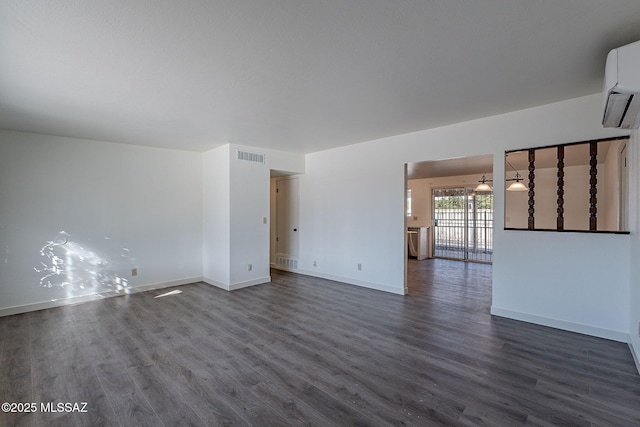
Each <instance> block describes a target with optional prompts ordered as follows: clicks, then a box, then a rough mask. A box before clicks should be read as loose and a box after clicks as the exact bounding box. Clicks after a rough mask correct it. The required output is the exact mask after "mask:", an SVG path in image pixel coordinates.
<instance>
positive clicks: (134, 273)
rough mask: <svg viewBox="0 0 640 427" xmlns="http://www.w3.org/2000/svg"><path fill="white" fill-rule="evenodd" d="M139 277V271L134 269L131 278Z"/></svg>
mask: <svg viewBox="0 0 640 427" xmlns="http://www.w3.org/2000/svg"><path fill="white" fill-rule="evenodd" d="M137 275H138V269H137V268H132V269H131V277H134V276H137Z"/></svg>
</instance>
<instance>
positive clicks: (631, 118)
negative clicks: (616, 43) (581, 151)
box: [602, 41, 640, 129]
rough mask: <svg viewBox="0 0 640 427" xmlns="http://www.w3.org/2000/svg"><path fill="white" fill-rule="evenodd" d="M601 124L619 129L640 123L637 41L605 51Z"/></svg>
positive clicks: (638, 51) (639, 76)
mask: <svg viewBox="0 0 640 427" xmlns="http://www.w3.org/2000/svg"><path fill="white" fill-rule="evenodd" d="M602 125H603V126H604V127H608V128H622V129H637V128H638V127H639V126H640V41H637V42H635V43H631V44H628V45H625V46H622V47H619V48H617V49H613V50H612V51H611V52H609V55H607V65H606V68H605V76H604V116H603V117H602Z"/></svg>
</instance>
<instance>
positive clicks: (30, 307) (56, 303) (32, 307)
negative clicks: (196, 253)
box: [0, 277, 202, 317]
mask: <svg viewBox="0 0 640 427" xmlns="http://www.w3.org/2000/svg"><path fill="white" fill-rule="evenodd" d="M201 281H202V277H191V278H188V279H180V280H171V281H168V282H159V283H150V284H146V285H139V286H133V287H131V288H129V290H130V291H129V294H135V293H138V292H146V291H152V290H154V289H164V288H170V287H172V286H181V285H187V284H190V283H196V282H201ZM123 295H126V294H124V293H121V292H120V293H118V292H116V291H107V292H102V293H99V294H90V295H80V296H77V297H71V298H64V299H58V300H52V301H43V302H37V303H33V304H24V305H17V306H14V307H7V308H0V317H4V316H11V315H13V314H21V313H28V312H30V311H38V310H46V309H48V308H55V307H62V306H65V305H76V304H82V303H85V302H90V301H97V300H101V299H105V298H112V297H118V296H123Z"/></svg>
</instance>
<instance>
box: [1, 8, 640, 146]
mask: <svg viewBox="0 0 640 427" xmlns="http://www.w3.org/2000/svg"><path fill="white" fill-rule="evenodd" d="M638 39H640V1H638V0H606V1H603V0H563V1H557V0H483V1H471V0H467V1H433V0H431V1H428V0H351V1H346V0H317V1H316V0H314V1H299V0H226V1H223V0H218V1H212V0H200V1H195V0H191V1H178V0H175V1H169V0H164V1H159V0H158V1H153V0H135V1H132V0H101V1H99V0H95V1H83V0H75V1H72V0H41V1H35V0H2V1H1V2H0V128H3V129H10V130H21V131H29V132H37V133H45V134H53V135H62V136H72V137H80V138H89V139H99V140H106V141H115V142H122V143H131V144H140V145H151V146H158V147H167V148H178V149H185V150H196V151H204V150H207V149H210V148H214V147H216V146H219V145H222V144H225V143H228V142H231V143H237V144H245V145H252V146H256V147H265V148H272V149H278V150H286V151H292V152H300V153H309V152H314V151H319V150H324V149H328V148H332V147H336V146H341V145H346V144H352V143H357V142H361V141H367V140H371V139H376V138H381V137H385V136H390V135H396V134H401V133H406V132H412V131H417V130H422V129H428V128H432V127H437V126H442V125H446V124H451V123H455V122H460V121H465V120H470V119H474V118H480V117H486V116H490V115H495V114H500V113H504V112H508V111H513V110H518V109H523V108H528V107H532V106H536V105H542V104H547V103H551V102H555V101H560V100H564V99H569V98H574V97H578V96H582V95H587V94H592V93H596V92H598V91H600V88H601V82H602V77H603V68H604V61H605V57H606V54H607V52H608V51H609V50H610V49H612V48H615V47H618V46H621V45H624V44H627V43H630V42H632V41H635V40H638Z"/></svg>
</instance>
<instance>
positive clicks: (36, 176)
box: [0, 131, 202, 314]
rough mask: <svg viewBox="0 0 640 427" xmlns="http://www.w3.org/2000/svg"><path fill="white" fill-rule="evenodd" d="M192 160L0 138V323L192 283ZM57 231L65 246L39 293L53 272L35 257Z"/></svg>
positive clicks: (147, 151)
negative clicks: (116, 294) (119, 290)
mask: <svg viewBox="0 0 640 427" xmlns="http://www.w3.org/2000/svg"><path fill="white" fill-rule="evenodd" d="M200 158H201V155H200V154H199V153H190V152H183V151H175V150H165V149H158V148H149V147H138V146H131V145H123V144H114V143H107V142H97V141H90V140H80V139H71V138H61V137H54V136H46V135H36V134H29V133H21V132H8V131H0V248H1V250H2V256H1V257H0V314H10V313H13V312H20V311H27V310H30V309H37V308H41V307H46V306H52V305H57V304H60V303H65V302H69V301H77V300H78V299H82V298H85V297H88V296H90V295H92V294H96V293H106V292H110V291H113V290H115V288H116V286H118V284H116V283H114V281H115V280H120V282H121V283H120V284H119V285H120V286H122V285H123V283H122V282H123V281H126V286H124V288H129V289H135V288H143V287H150V286H152V287H160V286H164V285H169V284H175V283H186V282H189V281H194V280H199V279H200V277H201V276H202V263H201V247H202V196H201V193H202V164H201V161H200ZM60 231H65V232H66V233H68V243H67V244H66V245H64V247H63V246H57V247H53V251H54V252H56V253H57V256H60V258H61V260H62V262H64V265H63V266H62V268H61V269H60V271H59V272H60V274H53V275H52V276H51V277H50V278H49V279H47V280H45V282H44V283H45V284H46V282H47V281H50V282H52V287H51V288H45V287H43V286H41V284H40V279H41V278H43V277H44V276H46V275H47V274H48V273H51V271H52V270H51V269H52V268H53V267H54V266H53V263H52V260H51V259H49V258H47V257H46V256H42V255H41V254H40V250H41V248H43V246H45V245H47V242H48V241H55V240H56V239H59V235H58V233H59V232H60ZM51 248H52V246H50V247H49V249H51ZM63 252H64V254H63ZM42 262H44V263H45V264H46V267H45V266H43V265H42V264H41V263H42ZM59 266H60V265H59ZM134 267H135V268H137V269H138V275H137V276H136V277H132V276H131V268H134ZM36 268H37V269H40V270H41V272H37V271H36V270H35V269H36ZM45 268H48V269H49V270H48V271H47V270H46V269H45ZM65 282H69V284H66V285H64V287H63V284H64V283H65ZM124 290H125V289H123V291H124ZM52 300H57V301H55V302H54V301H52Z"/></svg>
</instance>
